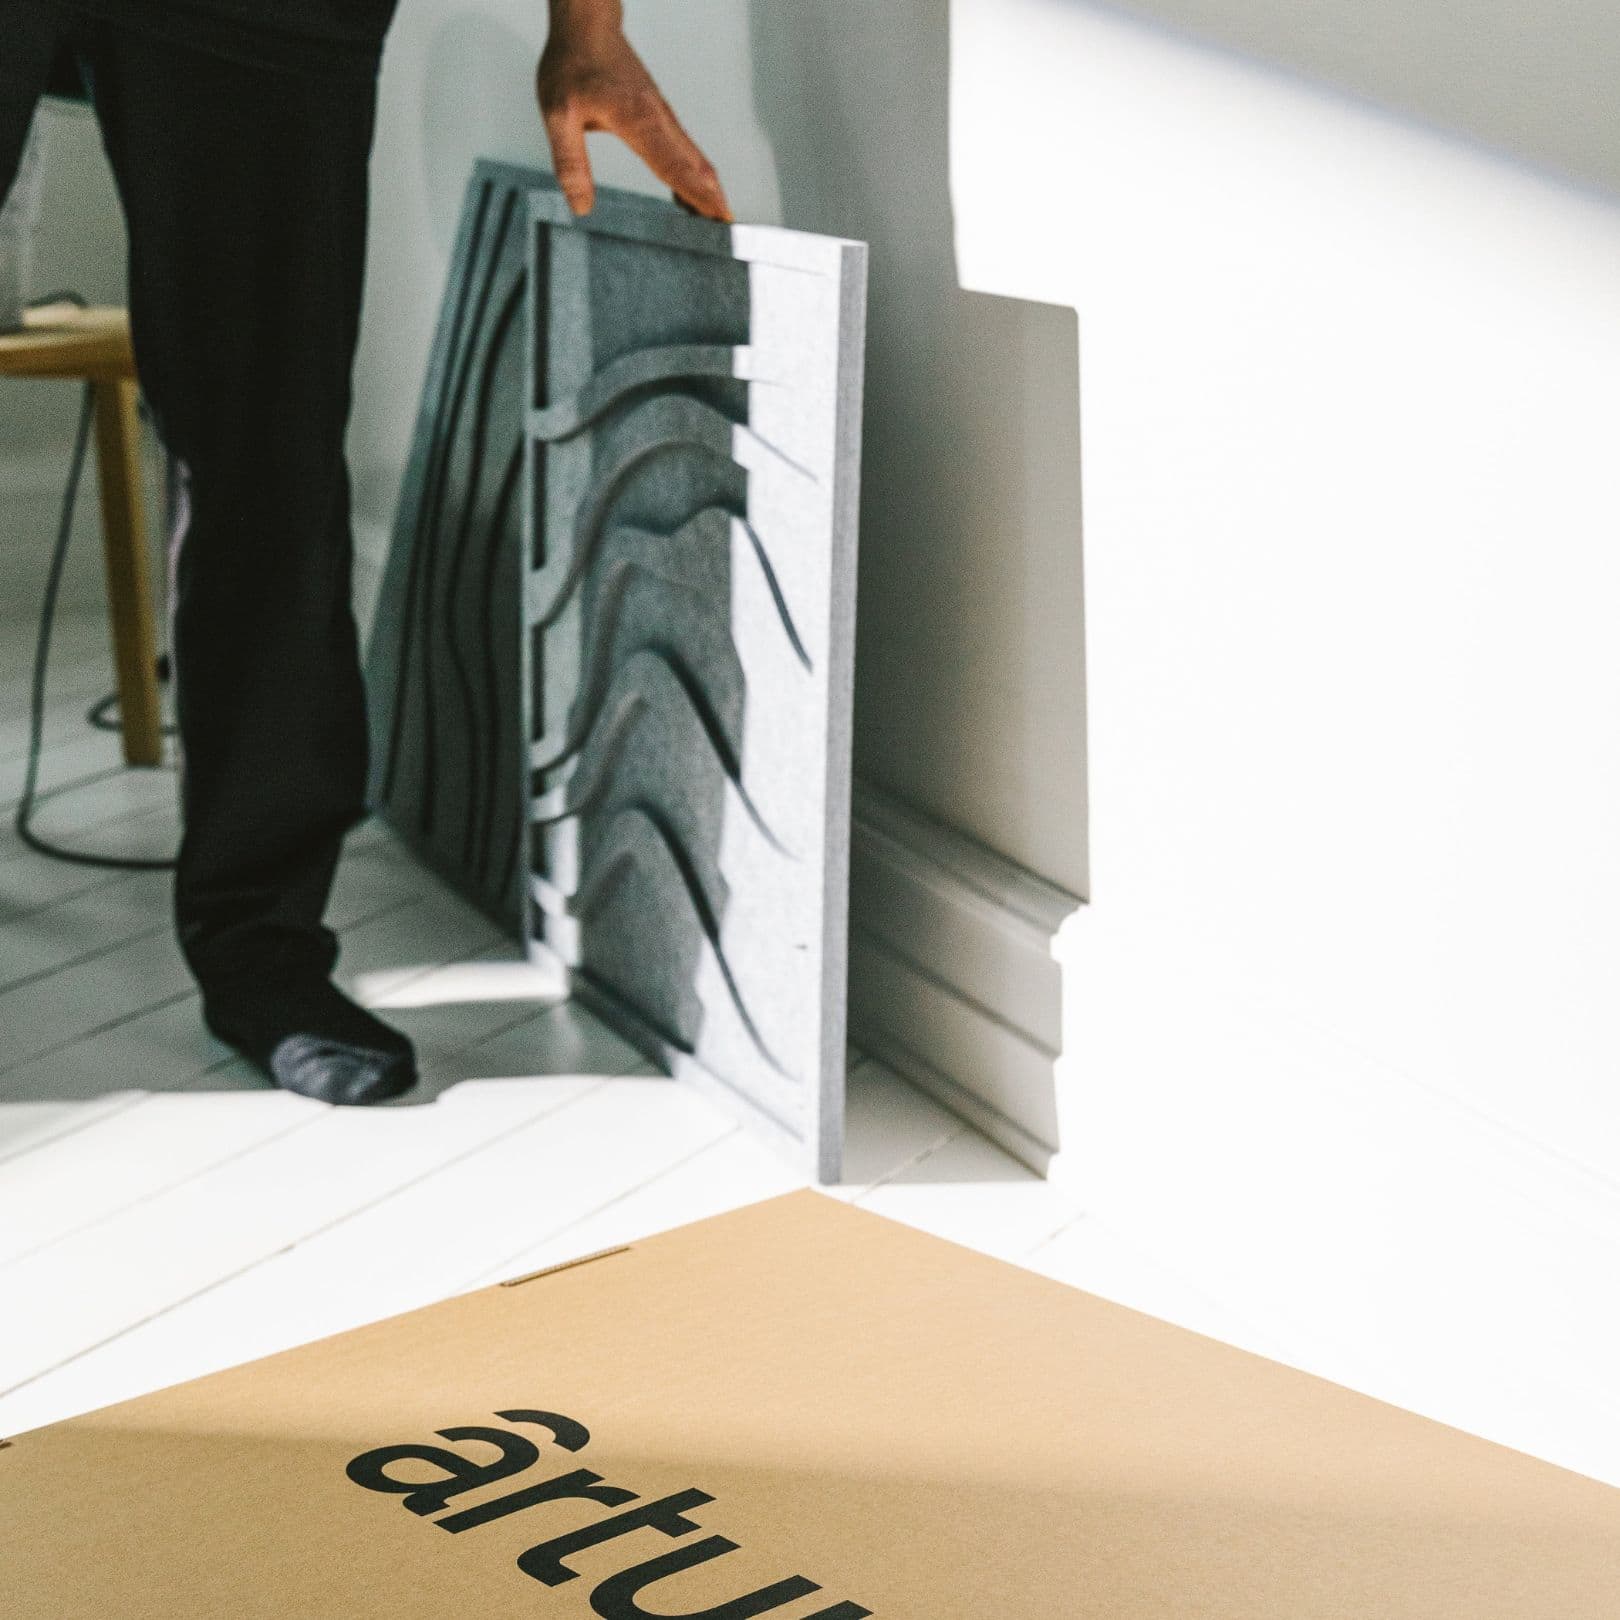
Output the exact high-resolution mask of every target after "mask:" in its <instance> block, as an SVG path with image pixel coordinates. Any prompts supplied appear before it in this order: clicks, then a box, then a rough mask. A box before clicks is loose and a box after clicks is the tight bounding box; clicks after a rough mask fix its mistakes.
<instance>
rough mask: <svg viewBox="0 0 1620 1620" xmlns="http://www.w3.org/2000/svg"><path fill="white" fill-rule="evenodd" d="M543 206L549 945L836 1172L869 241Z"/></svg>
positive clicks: (536, 251)
mask: <svg viewBox="0 0 1620 1620" xmlns="http://www.w3.org/2000/svg"><path fill="white" fill-rule="evenodd" d="M529 210H530V212H529V248H530V255H531V258H530V275H529V288H530V313H531V329H530V336H529V350H528V358H529V363H530V389H529V413H528V442H527V455H526V463H525V466H526V480H527V489H528V506H527V516H528V532H527V547H528V549H527V557H528V564H529V574H528V581H527V588H526V590H525V592H524V633H523V635H522V638H521V640H522V658H523V661H524V668H523V671H522V680H521V683H520V686H521V692H522V694H523V700H524V702H525V704H526V707H527V713H526V716H525V724H526V729H527V734H528V737H529V739H530V748H531V751H530V764H531V767H532V789H533V801H532V809H533V825H532V832H531V839H530V847H529V851H528V856H529V863H528V864H529V875H530V881H529V885H528V889H527V896H526V898H527V901H528V904H529V907H530V915H529V920H528V927H529V929H530V931H531V937H532V939H533V940H534V941H535V942H536V944H537V945H538V946H540V947H543V948H545V949H547V950H549V951H551V952H553V953H555V954H556V955H557V956H559V957H561V958H562V960H563V961H564V962H565V963H566V964H567V965H568V967H569V968H570V970H571V976H572V981H573V985H574V990H575V993H576V994H578V995H579V996H581V998H582V999H584V1000H586V1001H587V1002H588V1003H589V1004H590V1005H592V1006H593V1007H594V1008H596V1010H597V1011H599V1012H600V1013H602V1014H603V1015H604V1016H606V1017H607V1018H608V1019H609V1020H610V1021H612V1022H613V1023H614V1024H615V1025H616V1027H618V1028H619V1029H620V1030H621V1031H622V1032H623V1033H624V1034H626V1035H627V1036H628V1037H629V1038H631V1039H632V1040H634V1041H635V1042H636V1043H637V1045H639V1046H640V1047H641V1049H642V1050H643V1051H645V1052H646V1053H647V1054H648V1055H649V1056H651V1057H653V1058H654V1059H656V1060H657V1061H658V1062H660V1063H661V1064H662V1065H664V1066H665V1067H667V1068H668V1069H669V1070H670V1071H671V1072H672V1073H674V1074H676V1075H677V1076H679V1077H682V1078H686V1079H690V1080H693V1081H696V1082H698V1083H699V1084H702V1085H704V1086H705V1087H706V1088H708V1089H710V1090H712V1091H714V1092H715V1093H716V1094H718V1095H719V1096H721V1097H722V1098H724V1099H726V1100H729V1101H730V1102H732V1103H733V1104H734V1105H735V1106H736V1108H737V1110H738V1111H739V1112H740V1113H741V1114H742V1115H743V1116H744V1117H745V1118H746V1119H747V1120H748V1121H749V1122H750V1123H752V1124H753V1125H755V1126H756V1127H758V1128H760V1129H761V1130H763V1131H764V1132H766V1133H767V1134H770V1135H772V1136H774V1137H776V1138H778V1139H779V1140H781V1141H783V1142H785V1143H787V1144H790V1145H791V1146H792V1148H793V1149H794V1151H795V1152H796V1153H798V1154H800V1155H802V1156H803V1158H804V1159H805V1160H806V1162H807V1164H808V1167H809V1168H810V1169H811V1170H812V1171H813V1172H814V1173H816V1174H818V1175H819V1176H821V1177H822V1178H823V1179H834V1178H835V1177H836V1176H837V1174H838V1169H839V1157H840V1154H841V1148H842V1126H843V1119H842V1109H843V1079H844V1074H843V1070H844V1000H845V973H846V927H847V916H846V905H847V886H848V815H849V751H850V734H849V725H850V692H851V678H852V661H853V618H854V579H855V512H856V499H855V497H856V490H857V486H858V482H859V420H860V389H861V359H862V353H863V347H864V316H865V252H864V249H863V248H861V247H860V246H859V245H858V244H854V243H847V242H839V241H834V240H830V239H826V238H819V237H806V236H803V235H799V234H797V233H792V232H786V231H776V230H764V229H752V228H744V227H736V228H730V227H725V226H719V225H713V224H710V223H707V222H704V221H699V220H695V219H692V218H690V217H688V216H686V215H685V214H683V213H681V212H679V211H678V210H676V209H674V208H673V207H670V206H668V205H665V204H661V203H657V202H653V201H651V200H649V199H646V198H642V197H636V196H631V195H628V194H624V193H618V192H612V191H604V192H603V193H602V194H601V195H600V197H599V200H598V203H597V206H596V209H595V211H594V212H593V214H592V215H591V216H590V217H589V218H588V219H587V220H585V221H576V220H575V219H574V218H573V217H572V215H570V214H569V212H568V210H567V208H566V205H565V204H564V203H563V201H562V199H561V197H560V196H559V195H558V194H557V193H556V192H555V190H553V189H549V188H547V189H541V190H536V191H535V192H533V193H532V194H531V196H530V200H529Z"/></svg>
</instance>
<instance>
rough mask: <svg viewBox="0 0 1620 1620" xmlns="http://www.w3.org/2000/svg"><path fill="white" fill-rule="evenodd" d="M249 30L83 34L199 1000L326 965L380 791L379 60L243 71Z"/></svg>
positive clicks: (183, 933)
mask: <svg viewBox="0 0 1620 1620" xmlns="http://www.w3.org/2000/svg"><path fill="white" fill-rule="evenodd" d="M251 44H252V41H251V38H248V39H246V40H245V41H244V44H243V49H242V51H241V52H240V53H239V54H233V55H232V56H231V57H229V58H227V57H225V56H222V55H215V54H212V53H209V54H205V53H203V52H200V51H195V50H192V49H190V48H188V47H185V46H182V45H178V44H175V43H170V42H167V41H163V40H157V39H150V38H145V37H143V36H142V35H141V34H140V33H139V32H138V31H136V30H135V29H132V28H126V27H125V26H123V25H122V24H120V25H100V24H94V25H86V31H85V32H84V35H83V42H82V57H83V59H84V60H85V62H86V63H87V65H88V68H89V71H90V77H91V81H92V86H93V91H94V97H95V103H96V111H97V115H98V117H99V118H100V121H101V126H102V132H103V137H104V139H105V142H106V146H107V150H108V154H109V156H110V157H111V160H112V165H113V170H114V173H115V176H116V179H117V183H118V190H119V194H120V197H121V198H122V201H123V205H124V210H125V213H126V215H127V218H128V223H129V234H130V308H131V317H132V321H133V327H134V336H135V350H136V361H137V366H138V369H139V372H140V377H141V383H142V387H143V389H144V391H145V393H146V396H147V398H148V400H149V401H150V402H151V404H152V406H153V408H154V411H155V414H156V417H157V420H158V424H159V429H160V432H161V434H162V437H163V440H164V442H165V444H166V446H167V447H168V449H169V450H170V451H171V453H172V454H173V455H174V456H175V457H176V459H177V461H178V464H179V469H180V480H179V483H180V499H179V501H178V502H177V522H176V533H175V534H174V536H173V550H172V563H173V586H172V612H173V617H174V625H173V645H174V664H175V676H176V683H177V699H178V712H179V724H180V738H181V754H182V780H183V788H182V792H183V801H184V811H185V831H184V837H183V842H182V846H181V851H180V864H179V873H178V877H177V880H176V885H175V906H176V914H177V921H178V926H179V933H180V941H181V945H182V948H183V949H184V951H185V954H186V957H187V960H188V961H189V963H190V965H191V967H192V970H193V972H194V973H195V974H196V975H197V977H198V979H199V981H200V982H201V983H202V984H203V985H204V987H205V988H207V987H209V986H219V985H229V984H231V983H233V982H241V981H242V980H244V979H247V978H255V979H262V978H265V977H271V978H274V979H282V978H307V977H308V976H309V975H310V974H311V973H316V974H319V975H322V976H324V975H325V974H326V973H327V972H329V971H330V969H331V966H332V963H333V961H334V959H335V957H336V942H335V940H334V938H333V936H332V934H331V933H330V931H329V930H327V929H326V928H324V927H323V926H322V923H321V917H322V913H323V911H324V910H325V906H326V901H327V898H328V894H329V891H330V888H331V883H332V877H333V873H334V870H335V868H336V864H337V858H338V852H339V848H340V845H341V841H342V838H343V835H344V833H345V832H346V831H348V830H349V828H351V827H352V826H353V825H354V824H355V823H356V822H357V821H358V820H360V819H361V817H362V815H363V814H364V807H363V796H364V785H365V780H366V725H365V709H364V703H363V700H362V693H361V677H360V666H359V654H358V648H357V644H356V635H355V626H354V619H353V615H352V612H351V608H350V598H349V589H350V549H351V547H350V529H349V484H348V475H347V470H346V467H345V463H344V452H343V440H344V430H345V426H346V424H347V421H348V415H349V404H350V369H351V365H352V362H353V356H354V348H355V339H356V333H357V328H358V322H359V310H360V294H361V279H362V270H363V264H364V251H365V219H366V170H367V160H368V155H369V152H370V145H371V132H372V120H373V109H374V99H375V80H374V73H369V72H368V73H353V72H344V71H336V70H333V69H332V68H331V67H330V66H328V65H326V64H324V63H321V62H319V61H316V60H312V62H311V64H310V65H309V67H308V68H307V69H305V68H299V67H290V66H288V65H286V64H285V63H281V64H279V65H275V66H263V65H254V63H253V61H252V60H251V55H252V53H251ZM7 46H8V49H9V41H8V42H7Z"/></svg>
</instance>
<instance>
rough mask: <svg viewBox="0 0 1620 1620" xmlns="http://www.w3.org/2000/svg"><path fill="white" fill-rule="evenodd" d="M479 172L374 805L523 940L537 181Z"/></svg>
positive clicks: (396, 629) (428, 440) (434, 378)
mask: <svg viewBox="0 0 1620 1620" xmlns="http://www.w3.org/2000/svg"><path fill="white" fill-rule="evenodd" d="M549 184H550V180H549V177H548V176H547V175H545V174H543V173H542V172H540V171H538V170H533V169H525V168H519V167H514V166H511V165H507V164H499V163H487V162H486V163H480V164H479V165H478V167H477V169H476V170H475V172H474V174H473V177H472V180H471V181H470V183H469V184H468V187H467V194H466V200H465V203H464V205H463V208H462V216H461V225H460V229H459V231H458V232H457V237H456V245H455V250H454V253H453V254H452V257H451V262H450V273H449V279H448V284H447V286H446V290H445V298H444V303H443V306H442V308H441V311H440V316H439V327H438V332H437V335H436V337H435V339H434V344H433V349H432V353H431V355H430V356H429V360H428V369H427V377H426V380H425V382H424V384H423V389H422V403H421V409H420V411H419V413H418V416H417V424H416V435H415V438H414V440H413V442H412V447H411V457H410V461H409V463H408V464H407V467H406V473H405V480H404V484H403V487H402V489H401V491H400V501H399V508H398V512H397V515H396V517H395V521H394V533H393V541H392V544H391V546H390V548H389V554H388V561H387V565H386V568H385V570H384V573H383V580H382V586H381V590H380V592H379V595H378V601H377V612H376V618H375V621H374V628H373V631H372V637H371V644H370V649H369V653H368V660H367V663H368V669H367V688H368V690H369V692H370V701H371V730H372V745H373V746H372V755H373V762H374V763H373V770H372V784H371V793H372V802H373V804H374V805H375V806H376V807H377V809H378V810H379V812H380V813H381V814H382V816H383V817H384V818H385V819H386V820H387V821H388V822H389V824H390V825H391V826H392V827H393V828H394V830H395V831H396V832H397V833H398V834H399V835H400V836H401V837H402V838H403V839H404V840H405V842H406V843H407V844H409V845H410V846H411V848H412V849H413V850H414V851H415V852H416V853H417V854H418V855H419V856H420V857H421V858H422V859H423V860H425V861H426V862H427V863H428V864H429V865H430V866H432V867H433V868H434V869H435V870H436V871H438V872H440V873H441V874H442V875H443V876H444V877H445V878H447V879H448V880H449V882H450V883H451V884H452V885H453V886H454V887H455V888H456V889H458V890H459V891H460V892H461V893H462V894H464V895H466V896H467V897H468V898H469V899H471V900H473V901H474V902H475V903H477V904H478V905H480V906H481V907H483V908H484V909H485V910H486V911H488V912H489V913H490V914H491V915H492V916H493V917H495V918H496V919H497V920H498V921H500V922H501V923H502V924H503V925H504V926H505V927H506V928H508V929H509V930H510V932H511V933H512V935H513V937H514V938H518V937H520V936H521V935H522V933H523V931H524V926H525V915H526V904H527V902H526V899H525V892H526V885H527V881H528V873H527V861H526V859H525V850H526V848H527V834H528V797H529V794H528V780H527V769H526V763H527V762H526V757H525V750H524V747H523V737H524V726H525V708H524V702H523V698H522V695H521V693H520V689H519V682H520V680H521V678H522V670H523V654H522V640H523V626H522V612H521V609H520V606H519V604H520V603H521V601H522V596H523V581H524V577H525V574H526V572H527V570H526V568H525V566H524V561H523V559H524V507H523V502H524V491H523V467H524V410H525V407H526V405H527V400H528V394H527V388H528V366H529V348H528V343H529V321H528V309H527V304H526V301H525V300H526V294H527V290H528V275H529V214H528V198H529V193H530V192H531V191H532V190H533V189H534V188H535V187H536V186H542V185H549Z"/></svg>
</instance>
